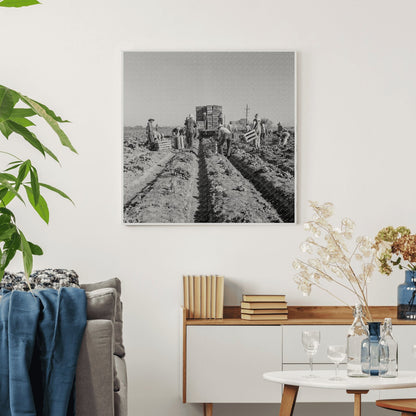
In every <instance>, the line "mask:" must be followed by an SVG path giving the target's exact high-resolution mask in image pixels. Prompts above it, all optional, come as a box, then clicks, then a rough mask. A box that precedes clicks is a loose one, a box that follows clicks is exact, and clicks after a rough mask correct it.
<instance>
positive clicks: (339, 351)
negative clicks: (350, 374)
mask: <svg viewBox="0 0 416 416" xmlns="http://www.w3.org/2000/svg"><path fill="white" fill-rule="evenodd" d="M327 354H328V358H329V359H330V360H331V361H332V362H333V363H334V364H335V377H331V378H330V380H335V381H339V380H342V379H343V378H342V377H339V376H338V366H339V364H340V363H342V362H343V361H344V360H345V359H346V358H347V352H346V349H345V346H344V345H329V346H328V350H327Z"/></svg>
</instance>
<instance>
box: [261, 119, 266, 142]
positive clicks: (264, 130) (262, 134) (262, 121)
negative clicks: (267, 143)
mask: <svg viewBox="0 0 416 416" xmlns="http://www.w3.org/2000/svg"><path fill="white" fill-rule="evenodd" d="M265 138H266V123H265V122H264V120H261V122H260V141H261V142H263V143H264V139H265Z"/></svg>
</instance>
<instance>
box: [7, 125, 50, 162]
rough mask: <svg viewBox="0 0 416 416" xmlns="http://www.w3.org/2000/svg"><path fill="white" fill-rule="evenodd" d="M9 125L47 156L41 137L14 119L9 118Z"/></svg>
mask: <svg viewBox="0 0 416 416" xmlns="http://www.w3.org/2000/svg"><path fill="white" fill-rule="evenodd" d="M6 123H7V125H8V126H9V127H10V128H11V129H12V130H13V131H14V132H15V133H17V134H19V135H20V136H22V137H23V138H24V139H25V140H26V141H27V142H28V143H30V144H31V145H32V146H33V147H34V148H35V149H37V150H39V152H41V153H42V154H43V156H45V150H44V149H43V145H42V143H41V142H40V141H39V139H38V138H37V137H36V136H35V135H34V134H33V133H32V132H31V131H30V130H28V129H27V128H26V127H24V126H21V125H20V124H17V123H16V122H14V121H12V120H7V122H6Z"/></svg>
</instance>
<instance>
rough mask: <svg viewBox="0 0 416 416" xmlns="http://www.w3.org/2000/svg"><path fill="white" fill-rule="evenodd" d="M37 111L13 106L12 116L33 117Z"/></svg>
mask: <svg viewBox="0 0 416 416" xmlns="http://www.w3.org/2000/svg"><path fill="white" fill-rule="evenodd" d="M35 115H36V113H35V112H34V111H33V110H32V109H31V108H13V111H12V114H11V116H10V117H32V116H35Z"/></svg>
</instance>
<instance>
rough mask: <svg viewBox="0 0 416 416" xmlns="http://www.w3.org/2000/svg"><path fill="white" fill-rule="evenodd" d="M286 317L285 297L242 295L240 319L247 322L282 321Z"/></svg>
mask: <svg viewBox="0 0 416 416" xmlns="http://www.w3.org/2000/svg"><path fill="white" fill-rule="evenodd" d="M287 316H288V310H287V302H286V296H285V295H243V301H242V302H241V319H245V320H247V321H276V320H279V321H283V320H286V319H287Z"/></svg>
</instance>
